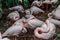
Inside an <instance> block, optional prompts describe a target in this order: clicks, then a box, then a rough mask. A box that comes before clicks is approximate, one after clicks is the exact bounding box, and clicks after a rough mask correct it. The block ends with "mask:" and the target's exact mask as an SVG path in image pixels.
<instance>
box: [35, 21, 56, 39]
mask: <svg viewBox="0 0 60 40" xmlns="http://www.w3.org/2000/svg"><path fill="white" fill-rule="evenodd" d="M46 24H47V25H48V27H49V31H47V32H45V31H44V30H46V29H47V25H46ZM46 24H45V25H44V24H43V25H42V26H41V27H39V28H36V29H35V30H34V35H35V36H36V37H37V38H42V39H49V38H51V37H53V36H54V34H55V30H56V28H55V25H54V24H53V23H51V22H50V21H49V20H46ZM42 29H43V30H42ZM41 30H42V31H44V32H42V31H41ZM39 32H41V33H39Z"/></svg>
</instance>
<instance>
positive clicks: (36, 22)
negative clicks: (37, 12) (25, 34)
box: [24, 16, 44, 29]
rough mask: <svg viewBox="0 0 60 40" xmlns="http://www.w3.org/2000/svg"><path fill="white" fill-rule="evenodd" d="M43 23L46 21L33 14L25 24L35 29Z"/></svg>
mask: <svg viewBox="0 0 60 40" xmlns="http://www.w3.org/2000/svg"><path fill="white" fill-rule="evenodd" d="M43 23H44V22H43V21H41V20H39V19H37V18H35V17H34V16H32V17H30V18H28V19H27V20H26V21H25V25H24V26H25V27H27V28H30V29H35V28H37V27H39V26H41V25H42V24H43Z"/></svg>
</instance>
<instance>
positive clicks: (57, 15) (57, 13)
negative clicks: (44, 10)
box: [49, 5, 60, 19]
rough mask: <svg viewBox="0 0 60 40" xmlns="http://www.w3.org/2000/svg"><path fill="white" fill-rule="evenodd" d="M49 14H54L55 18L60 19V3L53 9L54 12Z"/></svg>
mask: <svg viewBox="0 0 60 40" xmlns="http://www.w3.org/2000/svg"><path fill="white" fill-rule="evenodd" d="M49 15H52V16H54V18H56V19H60V5H59V6H58V7H57V8H56V9H55V10H53V11H52V13H50V14H49Z"/></svg>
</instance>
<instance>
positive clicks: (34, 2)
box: [31, 0, 41, 7]
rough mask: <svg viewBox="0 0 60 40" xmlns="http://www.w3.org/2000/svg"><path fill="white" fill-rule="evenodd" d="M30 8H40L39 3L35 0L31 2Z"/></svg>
mask: <svg viewBox="0 0 60 40" xmlns="http://www.w3.org/2000/svg"><path fill="white" fill-rule="evenodd" d="M31 6H37V7H40V6H41V1H38V0H35V1H33V2H32V4H31Z"/></svg>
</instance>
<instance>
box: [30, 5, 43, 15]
mask: <svg viewBox="0 0 60 40" xmlns="http://www.w3.org/2000/svg"><path fill="white" fill-rule="evenodd" d="M30 11H31V14H41V12H42V14H43V13H44V11H43V10H42V9H40V8H38V7H36V6H32V7H31V8H30Z"/></svg>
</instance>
